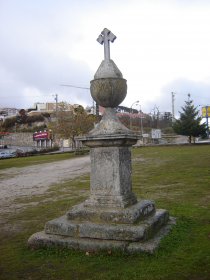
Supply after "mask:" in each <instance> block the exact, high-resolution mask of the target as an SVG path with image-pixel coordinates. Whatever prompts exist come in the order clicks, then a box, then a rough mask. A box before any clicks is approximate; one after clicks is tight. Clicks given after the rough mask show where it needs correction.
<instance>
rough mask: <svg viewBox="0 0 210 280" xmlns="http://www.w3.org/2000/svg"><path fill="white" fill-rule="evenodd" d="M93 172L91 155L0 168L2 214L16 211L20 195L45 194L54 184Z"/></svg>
mask: <svg viewBox="0 0 210 280" xmlns="http://www.w3.org/2000/svg"><path fill="white" fill-rule="evenodd" d="M89 172H90V158H89V156H84V157H78V158H75V159H69V160H63V161H57V162H52V163H44V164H40V165H33V166H28V167H23V168H8V169H4V170H2V171H0V178H1V180H0V213H1V214H3V213H5V214H6V213H11V212H14V211H17V210H18V208H19V207H20V205H18V204H17V203H16V202H15V200H16V199H17V198H27V197H31V196H33V195H40V194H43V193H45V192H46V191H47V190H48V189H49V187H50V186H51V185H53V184H58V183H62V182H65V181H67V180H70V179H74V178H76V177H79V176H81V175H83V174H86V173H89Z"/></svg>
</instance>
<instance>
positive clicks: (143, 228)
mask: <svg viewBox="0 0 210 280" xmlns="http://www.w3.org/2000/svg"><path fill="white" fill-rule="evenodd" d="M168 219H169V214H168V211H166V210H162V209H159V210H157V211H156V212H155V214H154V215H153V216H151V217H149V218H148V219H146V220H144V221H143V222H139V223H138V224H136V225H129V224H100V223H90V222H83V223H76V222H74V221H70V220H68V219H67V217H66V216H62V217H60V218H58V219H55V220H52V221H49V222H47V223H46V225H45V233H46V234H57V235H61V236H69V237H74V238H91V239H101V240H118V241H145V240H148V239H149V238H151V237H152V236H153V235H154V234H155V233H156V232H157V231H158V230H159V229H160V228H161V227H162V226H163V225H165V224H166V223H167V222H168Z"/></svg>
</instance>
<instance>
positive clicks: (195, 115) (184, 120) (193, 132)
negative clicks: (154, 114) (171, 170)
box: [173, 100, 206, 143]
mask: <svg viewBox="0 0 210 280" xmlns="http://www.w3.org/2000/svg"><path fill="white" fill-rule="evenodd" d="M182 110H183V112H179V113H180V119H178V120H176V121H175V123H174V124H173V129H174V131H175V132H176V133H177V134H180V135H185V136H188V137H189V142H190V143H192V138H193V137H199V136H204V135H206V124H201V119H202V118H201V117H199V111H198V110H197V108H196V107H195V106H194V104H193V101H192V100H188V101H185V106H184V107H182Z"/></svg>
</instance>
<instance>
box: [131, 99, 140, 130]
mask: <svg viewBox="0 0 210 280" xmlns="http://www.w3.org/2000/svg"><path fill="white" fill-rule="evenodd" d="M138 103H139V100H137V101H135V102H133V104H132V105H131V107H130V129H131V114H132V107H133V105H135V104H138Z"/></svg>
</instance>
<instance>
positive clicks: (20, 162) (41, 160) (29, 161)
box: [0, 153, 80, 170]
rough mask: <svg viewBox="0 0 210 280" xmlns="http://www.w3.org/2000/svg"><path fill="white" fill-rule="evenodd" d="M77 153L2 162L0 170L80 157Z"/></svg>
mask: <svg viewBox="0 0 210 280" xmlns="http://www.w3.org/2000/svg"><path fill="white" fill-rule="evenodd" d="M78 156H80V155H75V153H61V154H49V155H39V156H30V157H20V158H9V159H3V160H0V170H2V169H6V168H11V167H25V166H29V165H36V164H43V163H49V162H54V161H60V160H65V159H70V158H74V157H78Z"/></svg>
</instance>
